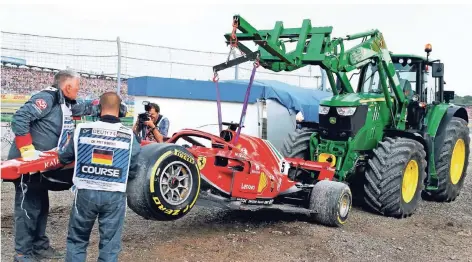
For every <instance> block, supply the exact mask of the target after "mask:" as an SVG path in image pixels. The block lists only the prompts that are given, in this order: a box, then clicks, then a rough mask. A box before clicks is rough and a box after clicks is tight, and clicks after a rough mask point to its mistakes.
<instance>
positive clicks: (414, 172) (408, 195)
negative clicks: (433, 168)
mask: <svg viewBox="0 0 472 262" xmlns="http://www.w3.org/2000/svg"><path fill="white" fill-rule="evenodd" d="M418 176H419V168H418V163H417V162H416V161H415V160H410V162H408V165H407V166H406V168H405V173H404V174H403V182H402V198H403V201H404V202H405V203H409V202H410V201H411V200H412V199H413V197H414V196H415V193H416V188H417V187H418Z"/></svg>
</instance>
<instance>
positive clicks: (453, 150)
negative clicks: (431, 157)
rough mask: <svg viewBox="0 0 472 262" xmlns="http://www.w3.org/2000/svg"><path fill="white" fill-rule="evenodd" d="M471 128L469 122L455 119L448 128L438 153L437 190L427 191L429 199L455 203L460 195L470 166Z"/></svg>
mask: <svg viewBox="0 0 472 262" xmlns="http://www.w3.org/2000/svg"><path fill="white" fill-rule="evenodd" d="M469 144H470V137H469V128H468V127H467V122H466V121H465V120H463V119H461V118H457V117H453V118H452V119H451V122H449V124H448V125H447V126H446V129H445V134H444V142H443V144H442V145H441V147H440V150H441V151H440V152H439V153H438V154H439V155H438V156H439V157H438V159H439V161H438V162H437V163H436V171H437V175H438V180H439V186H438V189H437V190H434V191H427V197H426V198H427V199H429V200H435V201H439V202H450V201H454V200H455V199H456V197H457V196H458V195H459V193H460V191H461V189H462V186H463V185H464V179H465V177H466V175H467V167H468V165H469V151H470V148H469Z"/></svg>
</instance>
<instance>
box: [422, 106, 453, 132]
mask: <svg viewBox="0 0 472 262" xmlns="http://www.w3.org/2000/svg"><path fill="white" fill-rule="evenodd" d="M429 107H430V108H428V109H429V110H428V113H427V114H426V117H425V125H426V126H427V127H428V129H427V130H428V135H430V136H431V137H435V136H436V132H437V131H438V127H439V124H440V123H441V120H442V118H443V116H444V114H445V113H446V111H447V109H448V108H449V107H451V105H449V104H444V103H442V104H439V105H435V106H433V105H430V106H429Z"/></svg>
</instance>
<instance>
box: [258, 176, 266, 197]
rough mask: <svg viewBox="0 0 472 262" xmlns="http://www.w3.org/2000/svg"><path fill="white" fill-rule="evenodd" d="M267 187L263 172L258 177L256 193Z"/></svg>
mask: <svg viewBox="0 0 472 262" xmlns="http://www.w3.org/2000/svg"><path fill="white" fill-rule="evenodd" d="M266 186H267V176H266V175H265V174H264V172H261V174H260V177H259V186H258V187H257V192H258V193H260V192H262V190H264V188H265V187H266Z"/></svg>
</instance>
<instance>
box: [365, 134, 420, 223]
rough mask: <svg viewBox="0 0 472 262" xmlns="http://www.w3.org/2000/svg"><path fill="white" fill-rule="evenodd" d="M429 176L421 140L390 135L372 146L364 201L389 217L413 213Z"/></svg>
mask: <svg viewBox="0 0 472 262" xmlns="http://www.w3.org/2000/svg"><path fill="white" fill-rule="evenodd" d="M425 177H426V152H425V151H424V147H423V145H422V144H421V143H419V142H417V141H415V140H412V139H408V138H402V137H395V138H390V137H387V138H385V139H384V141H382V142H380V143H379V146H378V147H377V148H376V149H374V150H373V157H372V158H371V159H369V160H368V163H367V167H366V172H365V184H364V191H365V196H364V201H365V204H367V207H370V208H371V209H372V210H373V211H375V212H377V213H380V214H383V215H385V216H388V217H397V218H404V217H407V216H411V215H412V214H413V213H414V212H415V210H416V208H417V206H418V202H419V200H420V199H421V191H422V190H423V187H424V184H423V181H424V180H425Z"/></svg>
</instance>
